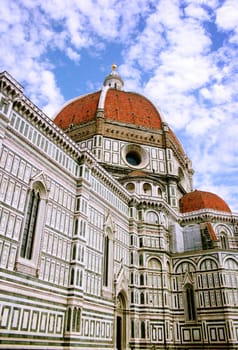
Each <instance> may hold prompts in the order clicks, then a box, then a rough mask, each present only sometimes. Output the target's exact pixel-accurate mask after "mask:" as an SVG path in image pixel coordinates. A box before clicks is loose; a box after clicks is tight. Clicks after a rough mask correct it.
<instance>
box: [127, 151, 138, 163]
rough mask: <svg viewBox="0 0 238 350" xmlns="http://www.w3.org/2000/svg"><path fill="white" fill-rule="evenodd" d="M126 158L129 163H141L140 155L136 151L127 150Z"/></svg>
mask: <svg viewBox="0 0 238 350" xmlns="http://www.w3.org/2000/svg"><path fill="white" fill-rule="evenodd" d="M126 160H127V162H128V163H129V164H130V165H133V166H137V165H140V163H141V156H140V154H139V153H138V152H136V151H129V152H128V153H127V155H126Z"/></svg>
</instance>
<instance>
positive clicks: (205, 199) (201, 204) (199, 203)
mask: <svg viewBox="0 0 238 350" xmlns="http://www.w3.org/2000/svg"><path fill="white" fill-rule="evenodd" d="M179 205H180V212H181V213H188V212H192V211H197V210H201V209H213V210H217V211H223V212H227V213H231V210H230V208H229V206H228V205H227V203H226V202H225V201H224V200H223V199H222V198H220V197H219V196H217V195H216V194H214V193H211V192H206V191H198V190H195V191H193V192H189V193H187V194H185V195H184V196H183V197H182V198H181V199H180V202H179Z"/></svg>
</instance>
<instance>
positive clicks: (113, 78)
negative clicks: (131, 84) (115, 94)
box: [103, 63, 124, 90]
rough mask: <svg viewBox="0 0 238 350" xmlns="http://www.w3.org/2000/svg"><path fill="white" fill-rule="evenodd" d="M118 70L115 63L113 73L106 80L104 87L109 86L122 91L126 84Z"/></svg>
mask: <svg viewBox="0 0 238 350" xmlns="http://www.w3.org/2000/svg"><path fill="white" fill-rule="evenodd" d="M116 70H117V65H116V64H115V63H113V64H112V71H111V73H110V74H109V75H108V76H107V77H106V79H105V80H104V83H103V85H104V86H109V87H110V88H112V89H117V90H122V88H123V85H124V82H123V80H122V78H121V77H120V75H119V74H118V73H117V71H116Z"/></svg>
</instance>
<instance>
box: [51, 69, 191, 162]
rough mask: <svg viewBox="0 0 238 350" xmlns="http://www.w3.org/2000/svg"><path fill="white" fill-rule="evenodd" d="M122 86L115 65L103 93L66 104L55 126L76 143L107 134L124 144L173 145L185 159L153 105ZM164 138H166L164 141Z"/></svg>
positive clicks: (181, 148) (175, 139)
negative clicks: (124, 142) (123, 141)
mask: <svg viewBox="0 0 238 350" xmlns="http://www.w3.org/2000/svg"><path fill="white" fill-rule="evenodd" d="M123 86H124V82H123V80H122V79H121V77H120V75H119V74H118V73H117V72H116V65H113V66H112V72H111V73H110V74H109V75H107V76H106V78H105V80H104V83H103V86H102V89H101V90H100V91H97V92H93V93H89V94H87V95H84V96H79V97H76V98H75V99H73V100H71V101H69V102H68V103H66V104H65V105H64V106H63V107H62V109H61V110H60V111H59V113H58V114H57V115H56V117H55V119H54V122H55V124H56V125H57V126H58V127H60V128H61V129H63V130H65V132H66V133H67V134H68V135H69V136H70V137H71V138H72V139H73V140H74V141H75V142H80V141H82V140H83V139H85V138H86V137H92V136H93V135H96V134H97V135H99V134H100V135H104V136H106V135H109V132H110V133H111V134H113V135H112V137H114V138H117V137H119V134H120V139H121V140H125V141H133V142H136V143H143V142H144V144H145V143H146V144H153V145H154V144H160V145H161V146H162V147H163V146H164V145H165V144H166V145H167V147H169V146H170V145H171V144H173V147H174V149H177V151H178V152H179V153H180V154H182V155H183V156H185V153H184V150H183V147H182V146H181V144H180V142H179V140H178V139H177V137H176V136H175V134H174V133H173V131H172V130H171V129H170V128H169V126H168V125H167V124H166V123H165V121H164V120H163V118H162V116H161V114H160V112H159V110H158V109H157V108H156V107H155V105H154V104H153V103H152V102H151V101H150V100H149V99H148V98H146V97H145V96H143V95H141V94H138V93H135V92H128V91H124V90H123ZM99 119H100V122H99ZM118 128H120V130H118ZM128 128H129V129H130V130H129V129H128ZM80 130H81V131H80ZM133 130H134V133H133ZM145 132H146V134H145ZM165 134H167V135H168V137H166V140H165V138H164V135H165Z"/></svg>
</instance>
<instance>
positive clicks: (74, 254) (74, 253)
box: [72, 244, 76, 260]
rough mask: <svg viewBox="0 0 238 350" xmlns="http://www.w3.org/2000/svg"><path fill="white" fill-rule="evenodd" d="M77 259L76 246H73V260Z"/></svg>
mask: <svg viewBox="0 0 238 350" xmlns="http://www.w3.org/2000/svg"><path fill="white" fill-rule="evenodd" d="M75 259H76V244H74V245H73V249H72V260H75Z"/></svg>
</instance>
